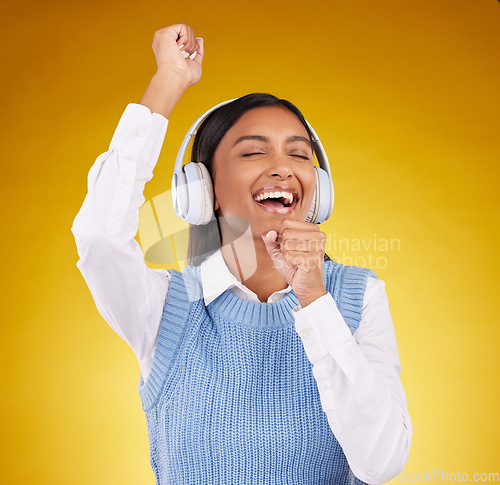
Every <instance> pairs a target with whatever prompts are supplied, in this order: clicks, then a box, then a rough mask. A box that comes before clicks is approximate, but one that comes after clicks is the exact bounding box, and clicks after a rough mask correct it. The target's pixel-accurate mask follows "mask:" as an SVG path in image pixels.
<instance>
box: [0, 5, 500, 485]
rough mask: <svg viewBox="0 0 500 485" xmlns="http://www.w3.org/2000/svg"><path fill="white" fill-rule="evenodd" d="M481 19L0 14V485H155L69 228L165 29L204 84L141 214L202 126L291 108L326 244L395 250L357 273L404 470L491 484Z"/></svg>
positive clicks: (113, 345) (490, 176)
mask: <svg viewBox="0 0 500 485" xmlns="http://www.w3.org/2000/svg"><path fill="white" fill-rule="evenodd" d="M499 18H500V4H499V2H498V1H496V0H474V1H472V0H460V1H457V0H440V1H434V0H420V1H417V0H392V1H389V0H377V1H373V0H344V1H339V0H331V1H322V2H299V1H297V0H292V1H289V2H277V1H272V0H267V1H261V0H255V1H253V2H248V3H237V2H231V3H227V4H222V3H216V2H209V1H207V0H200V1H196V2H190V3H189V4H187V3H186V2H160V1H147V0H145V1H129V0H121V1H116V0H114V1H108V2H102V1H99V2H98V1H96V0H91V1H87V2H80V3H78V4H74V3H71V2H69V3H68V2H62V1H60V0H59V1H54V2H34V1H31V2H30V1H28V2H10V3H9V4H8V6H4V7H3V13H2V20H1V24H2V25H1V35H2V43H1V52H2V76H1V79H0V83H1V93H2V101H1V103H2V121H1V130H0V133H1V135H0V136H1V147H2V178H1V185H2V190H1V197H2V227H3V237H2V255H3V258H2V260H3V268H2V297H3V298H4V301H3V302H2V311H3V316H2V337H1V345H2V348H1V363H2V372H1V379H2V380H1V383H0V384H1V389H2V398H1V404H0V406H1V416H2V422H1V430H2V445H1V446H2V448H3V449H2V450H1V451H2V452H1V463H0V482H2V483H5V484H9V485H15V484H27V483H30V484H43V485H45V484H47V485H49V484H50V485H59V484H61V485H62V484H64V485H66V484H73V485H77V484H86V485H88V484H92V485H98V484H106V485H112V484H125V483H126V484H145V483H151V484H152V483H154V476H153V472H152V470H151V468H150V464H149V447H148V441H147V430H146V422H145V417H144V414H143V411H142V409H141V404H140V399H139V395H138V392H137V386H138V379H139V366H138V363H137V361H136V358H135V355H134V354H133V352H132V351H131V349H130V348H129V347H128V346H127V344H126V343H125V342H123V341H122V340H121V339H120V338H119V337H118V336H117V335H116V334H115V333H114V332H113V331H112V329H111V328H110V327H109V326H108V325H107V323H106V322H105V321H104V320H103V319H102V317H101V316H100V315H99V313H98V312H97V309H96V307H95V304H94V302H93V299H92V297H91V294H90V292H89V290H88V288H87V286H86V284H85V281H84V279H83V278H82V276H81V274H80V273H79V271H78V269H77V267H76V261H77V260H78V256H77V252H76V247H75V243H74V239H73V236H72V234H71V232H70V228H71V224H72V221H73V219H74V217H75V216H76V213H77V212H78V210H79V209H80V207H81V204H82V202H83V199H84V196H85V193H86V190H87V186H86V183H87V173H88V171H89V169H90V167H91V165H92V164H93V162H94V160H95V159H96V158H97V156H98V155H99V154H100V153H102V152H104V151H106V150H107V148H108V146H109V142H110V140H111V136H112V134H113V132H114V129H115V128H116V125H117V123H118V120H119V118H120V116H121V114H122V112H123V110H124V109H125V107H126V105H127V103H129V102H138V101H139V99H140V97H141V95H142V93H143V92H144V90H145V89H146V87H147V85H148V83H149V80H150V78H151V76H152V75H153V73H154V71H155V69H156V63H155V59H154V54H153V51H152V49H151V42H152V40H153V35H154V32H155V30H157V29H159V28H161V27H163V26H166V25H169V24H172V23H176V22H180V21H185V22H188V23H190V24H191V25H192V26H193V27H194V28H195V31H196V33H197V35H201V36H203V37H204V39H205V49H206V53H205V62H204V72H203V76H202V79H201V81H200V83H199V84H198V85H197V86H195V87H193V88H190V90H189V91H188V92H187V93H186V95H185V97H184V98H183V99H182V100H181V102H180V103H179V105H178V106H177V107H176V108H175V110H174V112H173V115H172V116H171V121H170V126H169V129H168V132H167V136H166V140H165V144H164V148H163V150H162V154H161V156H160V160H159V162H158V165H157V167H156V169H155V177H154V179H153V180H152V181H151V182H149V183H148V184H147V185H146V190H145V197H146V201H148V200H150V199H152V198H153V197H154V196H155V195H157V194H160V193H163V192H165V191H166V190H168V189H169V188H170V180H171V174H172V168H173V160H174V157H175V153H176V151H177V148H178V145H179V143H180V141H181V139H182V137H183V135H184V133H185V131H186V130H187V128H188V127H189V125H190V124H191V122H192V121H193V120H194V119H195V118H196V117H197V116H198V115H199V114H201V113H202V112H203V111H204V110H205V109H207V108H209V107H211V106H212V105H214V104H216V103H218V102H220V101H223V100H225V99H229V98H232V97H236V96H240V95H243V94H246V93H248V92H254V91H267V92H271V93H274V94H277V95H278V96H280V97H284V98H288V99H290V100H291V101H293V102H294V103H295V104H297V105H298V106H299V107H300V108H301V109H302V111H303V112H304V114H305V116H306V118H307V119H308V120H309V121H310V122H311V124H312V125H313V126H314V127H315V129H316V131H317V132H318V134H319V136H320V137H321V139H322V141H323V144H324V146H325V148H326V150H327V152H328V154H329V157H330V161H331V165H332V172H333V175H334V180H335V188H336V204H335V209H334V214H333V217H332V218H331V220H330V221H329V222H328V223H326V224H323V226H322V227H323V230H324V231H325V232H327V234H328V235H329V237H330V240H332V238H333V239H335V238H347V239H349V240H351V241H352V240H353V239H355V238H359V239H363V240H365V241H368V240H373V241H380V240H381V239H383V238H387V239H390V238H392V239H398V240H399V241H400V246H399V249H397V250H396V249H393V250H392V251H385V252H384V251H372V254H373V255H374V256H382V257H384V258H386V260H385V261H386V265H385V267H384V268H377V267H375V266H372V267H373V269H375V270H376V271H377V274H378V276H379V278H381V279H383V280H384V281H385V282H386V289H387V293H388V295H389V302H390V306H391V311H392V316H393V320H394V325H395V329H396V335H397V339H398V348H399V352H400V357H401V362H402V374H401V378H402V381H403V384H404V387H405V391H406V394H407V399H408V404H409V411H410V416H411V418H412V421H413V426H414V435H413V443H412V450H411V454H410V459H409V461H408V464H407V465H406V467H405V470H406V471H407V472H408V473H423V472H425V471H432V470H442V471H445V472H448V473H456V472H458V471H460V472H462V473H463V472H466V473H468V474H469V477H472V474H473V473H474V472H500V464H499V460H498V450H499V448H500V446H499V436H500V419H499V418H498V410H499V409H500V392H499V385H498V382H499V376H498V369H499V363H500V358H499V356H498V341H499V338H500V330H499V325H498V323H499V322H498V317H497V315H498V304H497V301H498V278H499V274H500V267H499V263H498V234H499V229H498V223H499V217H498V210H499V198H498V196H497V194H498V187H497V185H498V181H499V175H500V174H499V161H500V157H499V151H500V149H499V126H498V119H499V113H500V106H499V104H500V103H499V97H498V87H499V86H500V76H499V70H500V69H499V62H498V52H499V48H500V42H499V37H500V35H499V32H500V28H499V24H500V20H499ZM368 252H369V251H357V250H353V249H352V248H351V250H350V251H348V252H347V253H346V255H347V256H351V257H353V258H356V257H367V256H368ZM331 253H332V254H333V255H334V256H335V251H331ZM339 259H340V260H342V258H339ZM434 483H439V480H436V481H435V482H434Z"/></svg>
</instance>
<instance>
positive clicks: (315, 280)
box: [262, 219, 327, 307]
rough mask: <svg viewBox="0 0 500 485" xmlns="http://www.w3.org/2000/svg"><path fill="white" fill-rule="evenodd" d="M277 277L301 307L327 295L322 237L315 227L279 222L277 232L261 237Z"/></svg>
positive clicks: (287, 220)
mask: <svg viewBox="0 0 500 485" xmlns="http://www.w3.org/2000/svg"><path fill="white" fill-rule="evenodd" d="M262 239H263V241H264V244H265V245H266V249H267V252H268V254H269V256H270V257H271V259H272V261H273V264H274V266H275V268H276V270H277V271H278V273H279V274H280V276H281V277H282V278H283V279H284V280H285V281H286V282H287V283H288V284H289V285H290V286H291V287H292V289H293V291H294V292H295V294H296V295H297V297H298V299H299V302H300V304H301V306H302V307H305V306H307V305H308V304H309V303H312V302H313V301H314V300H316V299H317V298H319V297H320V296H323V295H326V293H327V291H326V289H325V285H324V282H323V267H324V257H325V243H326V236H325V234H324V233H323V232H321V231H320V229H319V228H318V226H316V225H315V224H311V223H309V222H302V221H296V220H292V219H286V220H283V221H282V222H281V224H280V227H279V228H278V231H274V230H272V231H269V232H268V233H267V234H265V235H263V236H262Z"/></svg>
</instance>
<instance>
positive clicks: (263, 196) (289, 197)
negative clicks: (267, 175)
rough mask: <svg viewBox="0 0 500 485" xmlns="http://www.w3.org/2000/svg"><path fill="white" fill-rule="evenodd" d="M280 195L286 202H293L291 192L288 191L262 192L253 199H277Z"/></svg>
mask: <svg viewBox="0 0 500 485" xmlns="http://www.w3.org/2000/svg"><path fill="white" fill-rule="evenodd" d="M280 197H283V198H284V199H286V201H287V202H288V204H291V203H292V202H293V194H291V193H290V192H263V193H262V194H259V195H258V196H257V197H255V200H256V201H257V202H259V201H261V200H264V199H279V198H280Z"/></svg>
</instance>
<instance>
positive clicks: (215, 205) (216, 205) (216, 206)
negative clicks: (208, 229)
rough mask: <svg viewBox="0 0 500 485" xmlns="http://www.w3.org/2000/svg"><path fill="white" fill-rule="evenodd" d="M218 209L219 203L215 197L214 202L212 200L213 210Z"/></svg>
mask: <svg viewBox="0 0 500 485" xmlns="http://www.w3.org/2000/svg"><path fill="white" fill-rule="evenodd" d="M219 209H220V205H219V202H217V199H215V202H214V212H215V211H217V210H219Z"/></svg>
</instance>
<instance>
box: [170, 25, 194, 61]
mask: <svg viewBox="0 0 500 485" xmlns="http://www.w3.org/2000/svg"><path fill="white" fill-rule="evenodd" d="M171 27H173V28H174V29H175V30H176V32H177V41H176V42H177V46H178V47H179V49H180V50H181V53H182V55H183V57H184V58H187V57H189V58H190V59H194V57H195V56H196V55H197V50H198V49H199V45H198V41H197V39H196V37H195V35H194V30H193V28H192V27H191V26H189V25H188V24H176V25H173V26H171Z"/></svg>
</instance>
